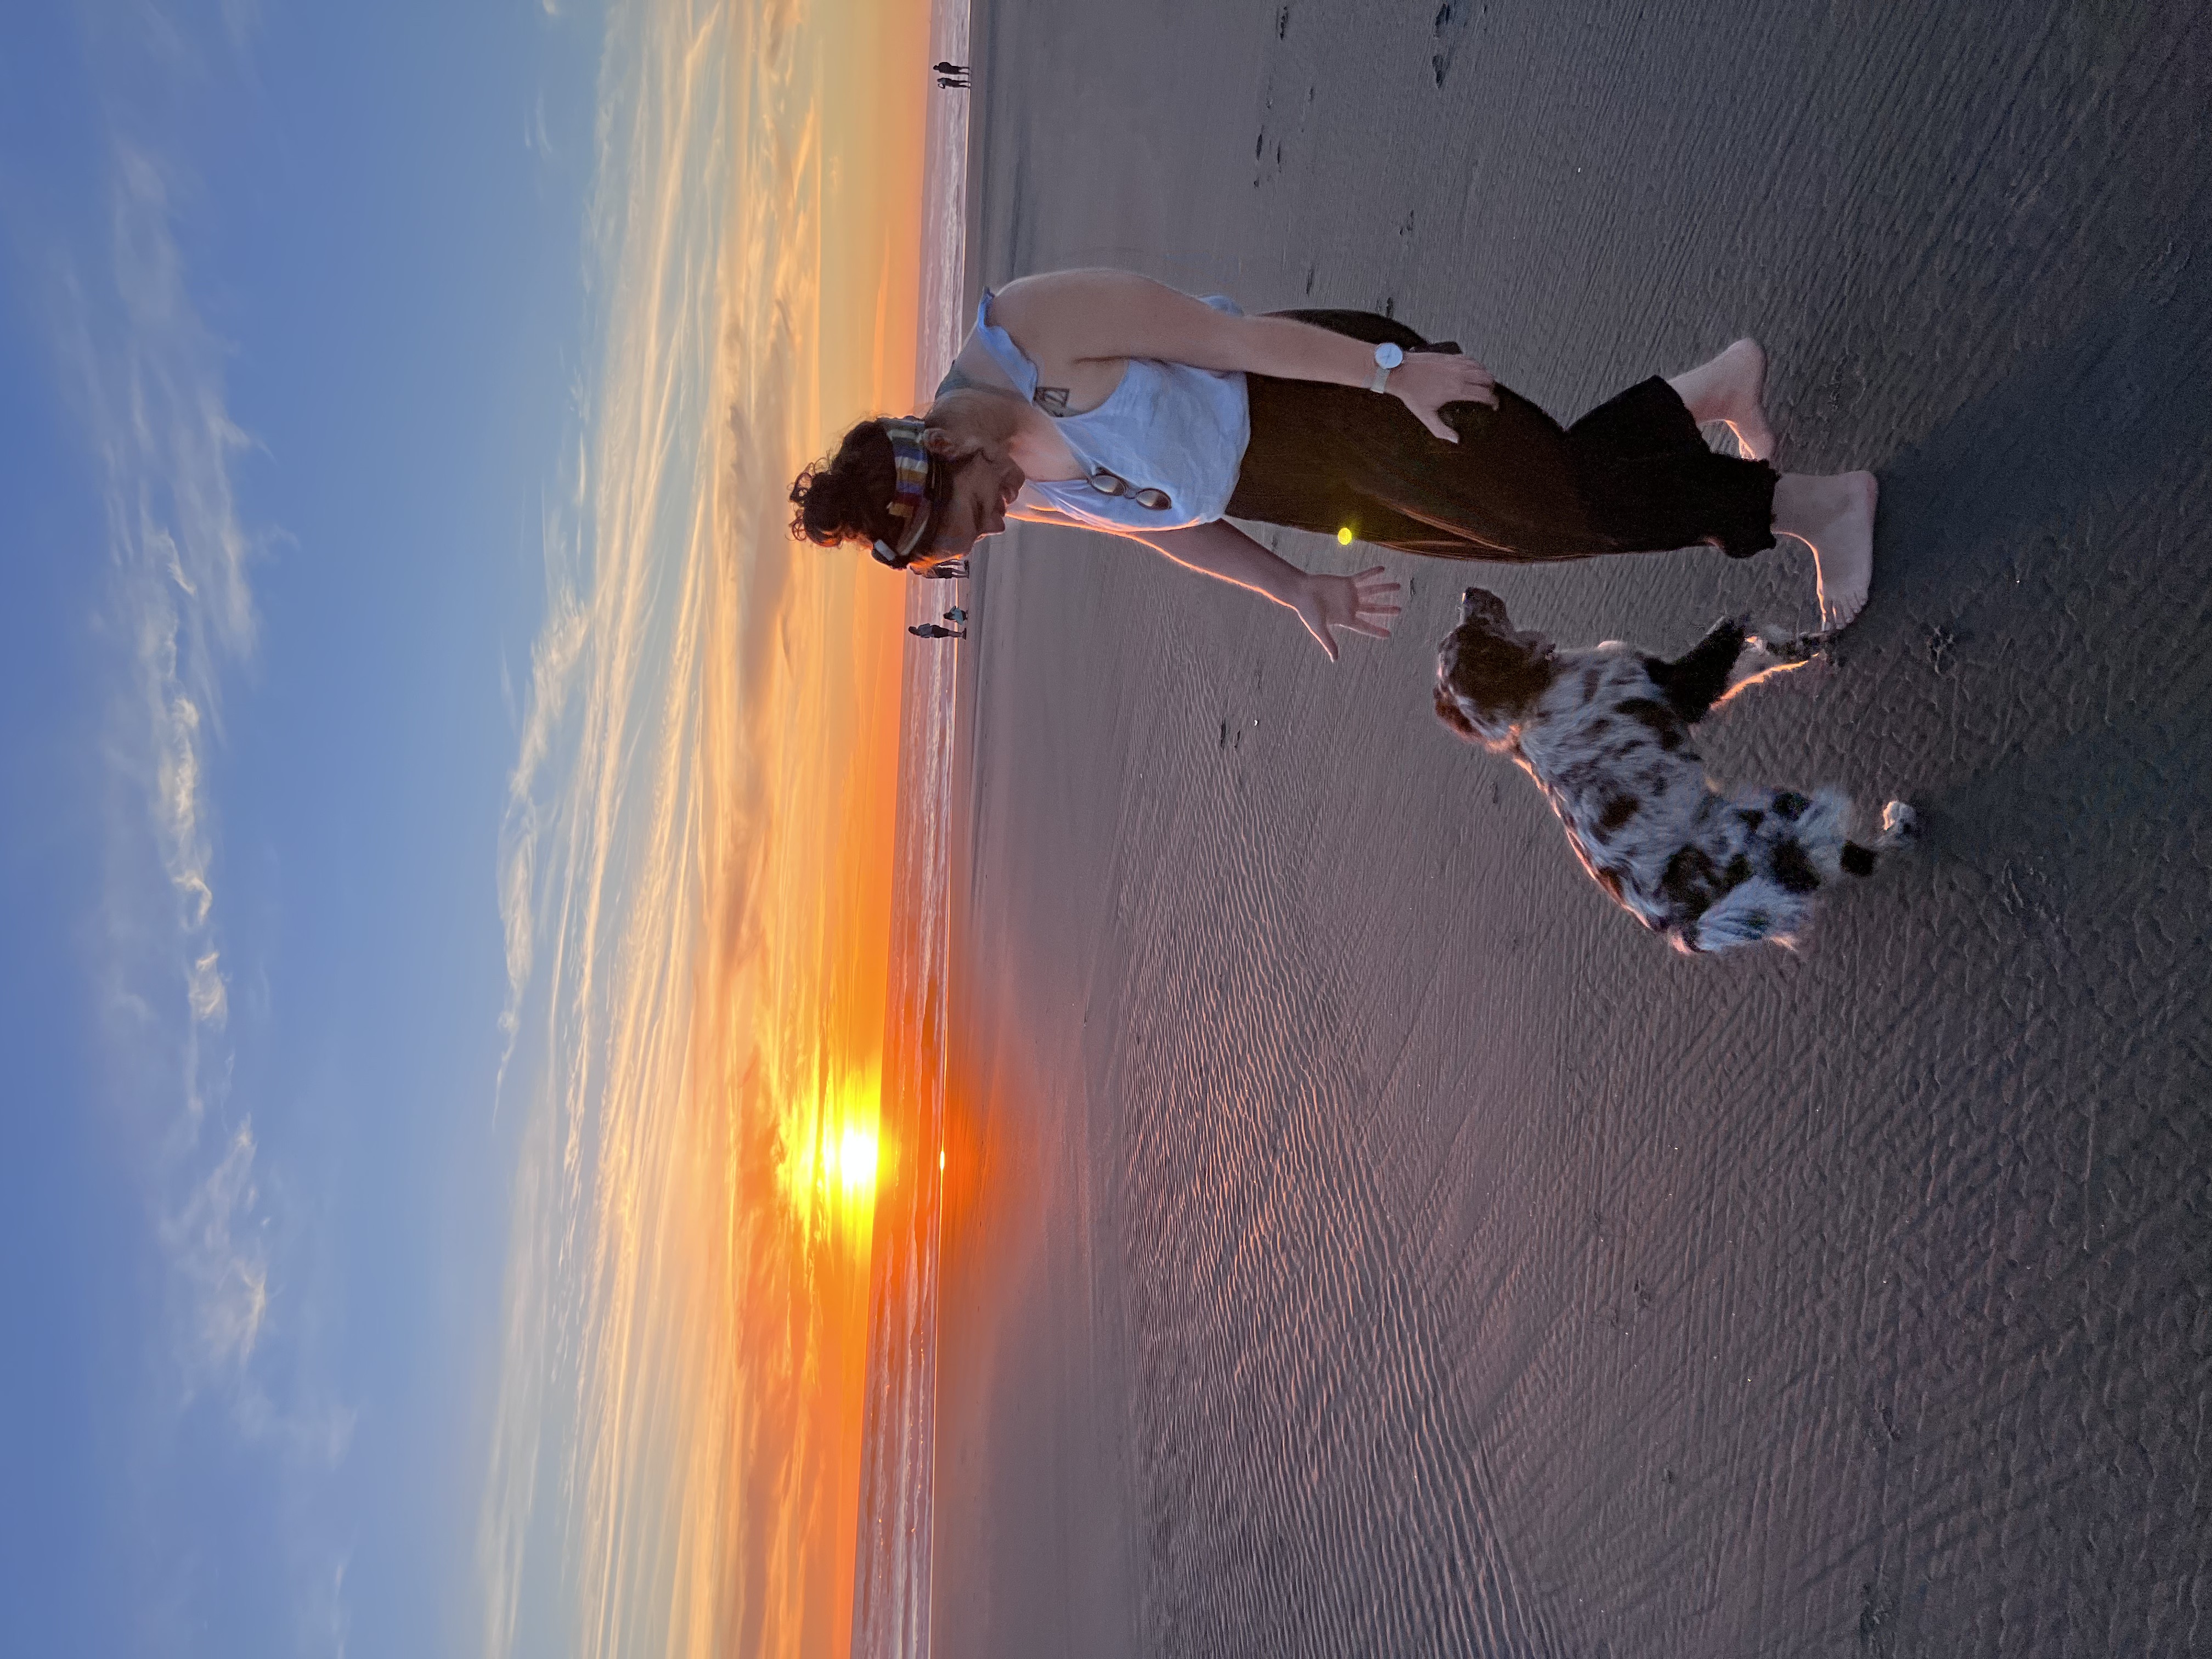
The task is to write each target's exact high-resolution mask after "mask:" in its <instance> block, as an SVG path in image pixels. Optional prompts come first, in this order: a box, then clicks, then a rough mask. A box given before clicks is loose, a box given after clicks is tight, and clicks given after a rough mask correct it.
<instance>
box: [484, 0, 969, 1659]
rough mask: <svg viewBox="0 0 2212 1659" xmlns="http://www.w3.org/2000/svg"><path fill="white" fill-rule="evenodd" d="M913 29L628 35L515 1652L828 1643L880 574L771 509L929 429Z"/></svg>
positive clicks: (518, 884) (665, 19)
mask: <svg viewBox="0 0 2212 1659" xmlns="http://www.w3.org/2000/svg"><path fill="white" fill-rule="evenodd" d="M926 28H927V9H926V8H923V7H917V6H912V5H905V4H897V3H890V0H881V3H860V0H848V3H842V4H815V5H799V6H791V5H780V4H779V5H770V4H750V3H743V4H722V5H712V4H703V3H702V4H690V5H686V4H679V3H660V4H654V5H648V6H645V7H642V8H640V9H638V11H637V12H636V13H635V14H634V15H629V17H628V18H627V20H626V21H620V22H617V23H616V24H613V25H611V44H610V46H609V50H608V59H607V63H606V65H605V70H604V71H603V76H602V84H603V94H602V96H603V104H604V108H603V122H602V125H603V132H604V134H605V137H604V138H603V143H602V153H601V155H600V158H599V167H600V186H599V202H598V204H597V206H596V210H595V212H594V214H593V218H592V234H593V238H594V245H593V248H592V255H593V258H594V259H595V261H596V263H597V265H598V267H599V271H600V279H599V280H600V288H599V291H600V292H601V293H602V294H603V295H605V318H604V325H605V340H604V351H603V354H602V356H601V359H600V361H599V365H598V369H597V375H598V380H597V383H596V385H595V386H593V388H592V395H591V396H590V397H589V398H588V399H587V400H586V412H585V417H584V418H583V419H582V421H581V422H580V430H579V433H578V435H577V447H576V453H575V457H574V464H573V476H572V477H568V478H567V479H566V480H564V483H563V485H562V492H561V494H562V501H560V502H558V503H557V504H556V508H555V509H554V510H552V511H550V513H549V518H550V523H549V528H548V532H547V544H548V545H547V562H548V567H549V598H548V622H547V624H546V628H545V631H544V635H543V637H542V638H541V639H540V640H539V641H538V647H537V649H536V651H535V653H533V660H532V690H531V697H530V707H529V712H528V719H527V720H526V726H525V729H524V732H523V737H522V744H521V757H520V762H519V763H518V766H517V769H516V774H515V779H514V787H513V806H512V808H511V810H510V814H509V832H508V836H507V848H505V851H504V854H503V859H504V864H503V868H504V883H503V888H504V893H505V909H506V912H507V935H508V940H509V951H508V955H509V963H510V973H511V976H512V978H513V984H514V997H513V1017H512V1018H513V1030H514V1038H513V1053H512V1055H511V1058H510V1060H509V1062H508V1067H507V1073H506V1075H505V1077H504V1079H503V1081H502V1096H501V1098H502V1110H508V1111H518V1112H520V1114H522V1122H523V1128H522V1132H521V1133H522V1141H523V1152H522V1164H521V1168H520V1171H519V1174H518V1180H517V1183H516V1194H517V1195H516V1199H515V1206H514V1215H513V1225H512V1230H511V1238H512V1243H511V1258H510V1262H509V1267H508V1284H507V1329H506V1333H505V1335H504V1339H503V1358H502V1363H501V1373H500V1376H499V1377H498V1379H497V1383H496V1396H495V1404H494V1412H495V1425H494V1432H495V1451H494V1457H493V1463H492V1468H491V1470H490V1475H489V1482H488V1484H487V1486H486V1489H485V1492H484V1495H483V1524H482V1528H481V1544H480V1553H481V1555H482V1565H483V1569H484V1576H485V1577H486V1580H487V1582H488V1584H489V1602H488V1606H487V1607H486V1610H485V1618H484V1625H483V1644H484V1648H485V1650H486V1652H487V1653H488V1654H489V1655H492V1656H504V1655H507V1654H520V1653H530V1652H537V1651H548V1650H553V1649H554V1648H556V1647H561V1648H565V1649H568V1650H574V1651H577V1652H580V1653H587V1654H609V1655H612V1654H617V1653H626V1652H635V1651H646V1650H651V1651H665V1652H670V1653H678V1654H696V1655H702V1656H704V1655H708V1654H720V1653H729V1652H744V1653H748V1654H761V1655H774V1654H794V1655H795V1654H801V1653H805V1654H819V1653H827V1652H840V1651H842V1650H843V1649H844V1648H845V1646H846V1645H847V1644H848V1641H849V1632H850V1624H851V1617H852V1600H853V1590H852V1582H853V1581H852V1573H853V1553H854V1517H855V1504H856V1501H857V1499H856V1493H857V1481H858V1474H857V1471H858V1460H859V1445H860V1383H861V1373H860V1365H861V1359H862V1355H863V1353H864V1351H865V1345H866V1317H867V1306H866V1297H867V1275H868V1251H869V1238H870V1225H871V1219H872V1214H873V1207H874V1197H875V1193H876V1189H877V1187H878V1182H881V1181H883V1180H885V1179H887V1178H889V1177H890V1175H891V1174H892V1173H893V1172H894V1171H895V1170H896V1169H897V1168H899V1167H900V1165H901V1161H902V1159H905V1158H910V1157H912V1156H914V1154H913V1153H912V1152H911V1151H910V1149H906V1148H902V1147H900V1146H896V1145H893V1144H891V1143H890V1140H889V1139H887V1138H886V1135H885V1130H884V1125H883V1120H884V1112H883V1109H882V1102H881V1091H882V1082H881V1079H882V1078H883V1076H884V1054H883V1047H884V1014H885V998H886V986H887V981H888V978H889V975H890V967H891V963H890V957H889V953H890V902H891V871H892V857H891V855H892V852H893V847H892V832H893V826H894V824H895V823H896V783H897V766H898V755H897V723H898V712H899V711H898V696H899V679H898V674H899V663H900V647H901V645H902V633H901V621H902V603H903V599H904V594H903V592H902V585H901V584H900V583H898V582H896V581H895V580H891V579H890V578H889V577H887V576H886V575H885V574H884V573H883V572H881V571H880V570H878V569H876V568H874V567H872V565H871V564H870V563H869V562H868V561H866V559H864V558H858V557H855V556H853V555H852V554H851V553H850V552H849V551H848V550H843V551H838V552H824V551H822V550H816V549H813V548H811V547H806V546H804V545H799V544H793V542H792V541H791V540H790V538H789V535H788V533H787V529H786V522H787V519H788V516H789V511H790V509H789V507H788V505H787V502H786V501H785V492H786V490H787V488H788V485H789V482H790V480H791V477H792V476H793V474H794V473H795V472H796V471H798V469H799V467H800V465H803V464H804V463H805V461H806V460H808V459H811V457H813V456H814V455H816V454H817V453H820V452H822V451H823V449H824V448H826V447H828V446H829V443H830V442H831V441H833V440H834V438H835V436H836V434H837V433H838V432H839V431H841V430H842V426H843V425H844V424H845V423H848V422H850V421H851V420H853V419H854V418H856V417H858V416H860V415H863V414H866V413H872V412H877V411H880V410H895V409H905V408H908V407H910V406H911V404H912V398H913V377H914V362H915V303H916V301H915V289H916V280H917V270H918V258H919V239H920V217H919V215H920V208H919V203H918V197H919V193H920V175H921V144H920V135H921V122H922V95H923V90H924V88H925V85H926V79H925V77H924V76H923V75H922V74H921V72H920V70H921V65H922V64H924V63H925V61H926V57H927V54H926V52H925V50H924V48H925V45H926V33H925V32H926Z"/></svg>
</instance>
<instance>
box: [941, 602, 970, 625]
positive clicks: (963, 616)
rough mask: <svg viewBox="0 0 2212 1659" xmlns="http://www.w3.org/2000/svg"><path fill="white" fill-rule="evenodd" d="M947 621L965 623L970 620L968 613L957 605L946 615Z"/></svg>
mask: <svg viewBox="0 0 2212 1659" xmlns="http://www.w3.org/2000/svg"><path fill="white" fill-rule="evenodd" d="M967 620H968V613H967V612H966V611H963V609H961V607H960V606H958V605H954V606H953V607H952V609H951V610H950V611H946V612H945V621H947V622H949V623H964V622H966V621H967Z"/></svg>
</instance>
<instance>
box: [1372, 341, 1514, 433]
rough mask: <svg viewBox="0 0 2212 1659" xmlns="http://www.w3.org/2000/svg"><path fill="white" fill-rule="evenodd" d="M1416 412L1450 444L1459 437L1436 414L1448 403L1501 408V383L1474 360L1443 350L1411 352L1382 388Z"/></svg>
mask: <svg viewBox="0 0 2212 1659" xmlns="http://www.w3.org/2000/svg"><path fill="white" fill-rule="evenodd" d="M1383 390H1384V391H1386V392H1389V393H1390V394H1391V395H1392V396H1394V397H1395V398H1398V400H1399V401H1400V402H1401V403H1403V404H1405V405H1406V407H1407V408H1408V409H1410V410H1413V418H1414V419H1415V420H1417V421H1419V422H1420V423H1421V424H1422V425H1423V426H1425V427H1426V428H1428V429H1429V430H1430V431H1431V432H1433V433H1435V434H1436V435H1437V436H1438V437H1439V438H1442V439H1443V441H1445V442H1446V443H1448V444H1455V443H1457V442H1458V441H1459V434H1458V433H1456V432H1455V431H1453V430H1452V429H1451V428H1449V427H1448V426H1446V425H1445V424H1444V423H1443V419H1442V418H1441V417H1440V416H1438V415H1437V410H1440V409H1442V408H1443V406H1444V405H1445V404H1489V405H1490V406H1491V407H1492V409H1495V408H1497V407H1498V382H1497V381H1496V380H1492V378H1491V374H1490V371H1489V370H1488V369H1486V368H1484V367H1483V366H1482V365H1481V364H1480V363H1478V362H1475V361H1474V358H1472V357H1462V356H1454V355H1448V354H1446V353H1444V352H1441V351H1409V352H1407V354H1406V361H1405V362H1402V363H1401V364H1399V365H1398V367H1397V368H1394V369H1392V370H1391V371H1390V379H1389V383H1388V384H1387V385H1386V386H1384V387H1383Z"/></svg>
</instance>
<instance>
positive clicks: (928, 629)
mask: <svg viewBox="0 0 2212 1659" xmlns="http://www.w3.org/2000/svg"><path fill="white" fill-rule="evenodd" d="M906 631H907V632H908V633H909V634H911V635H914V636H915V638H916V639H918V640H964V639H966V638H967V637H968V635H967V632H966V630H965V629H958V628H939V626H938V625H937V624H936V623H916V624H915V626H914V627H912V628H909V629H907V630H906Z"/></svg>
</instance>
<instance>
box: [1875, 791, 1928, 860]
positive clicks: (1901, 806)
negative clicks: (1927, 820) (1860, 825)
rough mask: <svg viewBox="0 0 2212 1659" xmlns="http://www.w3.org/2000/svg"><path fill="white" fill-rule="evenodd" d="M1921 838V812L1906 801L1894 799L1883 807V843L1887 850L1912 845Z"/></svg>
mask: <svg viewBox="0 0 2212 1659" xmlns="http://www.w3.org/2000/svg"><path fill="white" fill-rule="evenodd" d="M1919 839H1920V814H1919V813H1917V812H1916V811H1913V810H1912V807H1911V804H1910V803H1909V802H1906V801H1901V800H1893V801H1891V802H1890V803H1889V804H1888V805H1886V806H1884V807H1883V808H1882V809H1881V845H1882V847H1883V848H1884V849H1885V850H1886V851H1894V850H1896V849H1898V848H1905V847H1910V846H1911V845H1912V844H1913V843H1914V842H1917V841H1918V840H1919Z"/></svg>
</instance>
